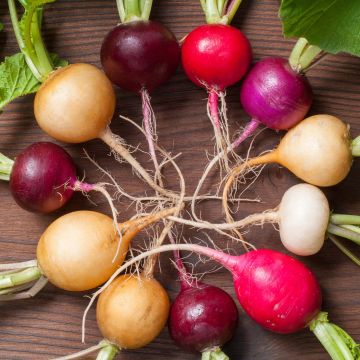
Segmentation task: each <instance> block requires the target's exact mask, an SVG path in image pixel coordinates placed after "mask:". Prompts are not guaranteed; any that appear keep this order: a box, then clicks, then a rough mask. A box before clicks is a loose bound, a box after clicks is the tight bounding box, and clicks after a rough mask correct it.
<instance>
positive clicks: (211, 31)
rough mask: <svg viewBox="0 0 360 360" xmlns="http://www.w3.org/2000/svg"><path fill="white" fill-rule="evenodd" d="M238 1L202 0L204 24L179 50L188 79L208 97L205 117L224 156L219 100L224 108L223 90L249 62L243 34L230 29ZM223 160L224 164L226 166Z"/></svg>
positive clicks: (226, 136) (224, 128)
mask: <svg viewBox="0 0 360 360" xmlns="http://www.w3.org/2000/svg"><path fill="white" fill-rule="evenodd" d="M240 2H241V1H240V0H235V1H218V0H203V1H201V4H202V7H203V10H204V12H205V14H206V21H207V23H208V24H207V25H202V26H199V27H198V28H196V29H195V30H193V31H192V32H191V33H190V34H188V35H187V36H186V38H185V40H184V43H183V45H182V49H181V56H182V65H183V68H184V71H185V73H186V75H187V76H188V78H189V79H190V80H191V81H192V82H193V83H195V84H196V85H198V86H201V87H203V88H205V89H206V90H207V92H208V94H209V98H208V114H209V118H210V120H211V122H212V125H213V127H214V133H215V139H216V146H217V150H218V153H220V152H221V151H223V152H224V154H225V155H226V153H227V152H226V149H227V147H228V146H229V144H230V140H229V139H230V138H229V131H228V125H227V118H226V113H225V111H222V112H221V114H219V109H218V102H219V98H220V99H221V102H222V108H223V109H224V108H225V107H226V105H225V100H224V97H225V89H226V88H227V87H229V86H231V85H234V84H235V83H237V82H238V81H239V80H240V79H241V78H242V77H243V76H244V75H245V73H246V71H247V70H248V68H249V66H250V61H251V48H250V43H249V41H248V39H247V38H246V37H245V35H243V34H242V32H241V31H240V30H238V29H236V28H234V27H231V26H229V25H228V24H230V22H231V20H232V18H233V17H234V15H235V13H236V11H237V9H238V7H239V5H240ZM226 161H227V159H226V157H225V164H226Z"/></svg>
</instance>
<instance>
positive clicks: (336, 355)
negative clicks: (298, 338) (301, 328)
mask: <svg viewBox="0 0 360 360" xmlns="http://www.w3.org/2000/svg"><path fill="white" fill-rule="evenodd" d="M309 327H310V330H311V331H312V332H313V333H314V335H315V336H316V337H317V338H318V340H319V341H320V342H321V344H322V345H323V346H324V348H325V350H326V351H327V352H328V354H329V355H330V357H331V359H333V360H354V359H359V356H360V352H359V347H358V345H357V344H356V343H355V341H354V340H353V339H352V338H351V337H350V335H349V334H347V333H346V332H345V331H344V330H342V329H341V328H339V327H338V326H337V325H334V324H332V323H330V322H329V320H328V318H327V313H326V312H320V313H319V314H318V315H317V317H316V318H315V319H314V320H312V322H311V323H310V325H309Z"/></svg>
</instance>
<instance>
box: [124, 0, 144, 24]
mask: <svg viewBox="0 0 360 360" xmlns="http://www.w3.org/2000/svg"><path fill="white" fill-rule="evenodd" d="M124 9H125V20H124V22H130V21H137V20H140V19H141V12H140V4H139V0H124Z"/></svg>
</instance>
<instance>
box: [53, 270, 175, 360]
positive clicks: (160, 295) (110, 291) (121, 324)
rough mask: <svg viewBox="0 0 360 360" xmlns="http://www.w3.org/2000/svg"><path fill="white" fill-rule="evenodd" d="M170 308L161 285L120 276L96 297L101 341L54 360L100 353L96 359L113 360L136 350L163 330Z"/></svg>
mask: <svg viewBox="0 0 360 360" xmlns="http://www.w3.org/2000/svg"><path fill="white" fill-rule="evenodd" d="M169 308H170V301H169V297H168V295H167V293H166V291H165V289H164V288H163V287H162V286H161V284H160V283H159V282H158V281H156V280H155V279H153V278H146V277H143V276H132V275H122V276H119V277H118V278H117V279H116V280H115V281H114V282H113V283H112V284H111V285H110V286H109V287H108V288H107V289H106V291H104V292H103V293H102V294H101V296H100V297H99V301H98V304H97V307H96V318H97V323H98V326H99V329H100V332H101V334H102V335H103V336H104V338H105V339H104V340H102V341H100V343H99V344H98V345H95V346H92V347H90V348H88V349H85V350H83V351H80V352H78V353H76V354H72V355H68V356H63V357H60V358H57V359H54V360H68V359H69V360H70V359H78V358H83V357H84V356H85V355H89V354H91V353H93V352H95V351H99V353H98V355H97V357H96V359H99V360H100V359H101V360H112V359H114V358H115V357H116V355H117V354H118V353H119V352H120V351H121V350H122V349H138V348H141V347H143V346H145V345H147V344H148V343H150V342H151V341H153V340H154V339H155V338H156V337H157V336H158V335H159V333H160V331H161V330H162V329H163V327H164V326H165V324H166V320H167V318H168V314H169Z"/></svg>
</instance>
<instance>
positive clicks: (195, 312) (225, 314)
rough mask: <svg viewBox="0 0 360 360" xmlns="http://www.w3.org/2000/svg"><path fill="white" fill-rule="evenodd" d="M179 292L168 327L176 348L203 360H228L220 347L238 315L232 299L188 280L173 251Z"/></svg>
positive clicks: (208, 286)
mask: <svg viewBox="0 0 360 360" xmlns="http://www.w3.org/2000/svg"><path fill="white" fill-rule="evenodd" d="M174 257H175V262H176V265H177V268H178V270H179V280H180V285H181V289H180V292H179V294H178V295H177V296H176V298H175V300H174V302H173V303H172V305H171V309H170V315H169V321H168V327H169V332H170V336H171V338H172V339H173V340H174V341H175V343H176V344H177V345H179V346H180V347H183V348H185V349H187V350H189V351H193V352H200V353H202V359H203V360H206V359H208V360H211V359H223V360H226V359H228V357H227V356H226V355H225V354H224V353H223V352H222V350H221V349H220V347H221V346H222V345H224V344H225V343H226V342H228V341H229V340H230V339H231V338H232V336H233V334H234V331H235V328H236V324H237V321H238V311H237V308H236V304H235V302H234V300H233V299H232V297H231V296H230V295H229V294H228V293H227V292H225V291H224V290H222V289H220V288H218V287H216V286H212V285H208V284H204V283H201V282H197V281H194V280H190V281H189V280H188V278H189V274H188V273H187V271H186V268H185V266H184V264H183V262H182V260H181V258H180V256H179V252H178V251H174Z"/></svg>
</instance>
